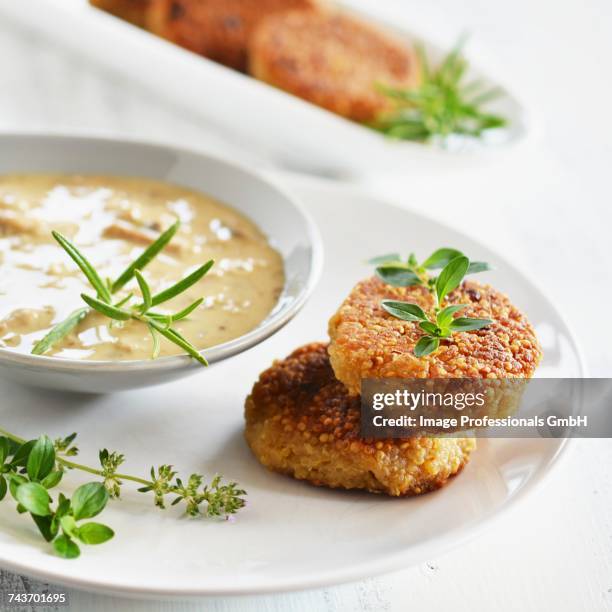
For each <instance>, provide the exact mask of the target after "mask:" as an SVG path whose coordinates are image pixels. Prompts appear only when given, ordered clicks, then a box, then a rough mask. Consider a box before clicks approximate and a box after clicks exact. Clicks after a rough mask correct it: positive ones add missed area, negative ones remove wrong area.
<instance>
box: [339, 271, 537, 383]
mask: <svg viewBox="0 0 612 612" xmlns="http://www.w3.org/2000/svg"><path fill="white" fill-rule="evenodd" d="M384 299H392V300H403V301H407V302H415V303H417V304H418V305H419V306H421V308H423V310H425V311H426V312H428V311H429V312H431V310H432V308H433V298H432V295H431V293H430V292H429V291H428V290H427V289H425V288H424V287H420V286H413V287H392V286H390V285H387V284H385V283H383V282H382V281H381V280H379V279H378V278H370V279H368V280H365V281H362V282H360V283H358V284H357V286H356V287H355V288H354V289H353V290H352V291H351V293H350V295H349V296H348V297H347V299H346V300H345V301H344V303H343V304H342V306H340V308H339V310H338V311H337V312H336V314H335V315H334V316H333V317H332V318H331V320H330V322H329V335H330V338H331V343H330V346H329V355H330V359H331V364H332V367H333V368H334V372H335V374H336V376H337V377H338V379H339V380H341V381H342V382H343V383H344V384H345V385H346V386H347V387H348V389H349V391H350V392H351V393H352V394H359V392H360V385H361V380H362V379H363V378H447V377H459V378H462V377H465V378H472V377H481V378H495V377H506V378H523V377H531V376H532V375H533V373H534V371H535V369H536V367H537V365H538V363H539V361H540V359H541V357H542V351H541V349H540V345H539V344H538V340H537V338H536V335H535V332H534V330H533V328H532V327H531V325H530V324H529V322H528V321H527V319H526V318H525V315H523V313H522V312H521V311H520V310H518V309H517V308H515V307H514V306H513V305H512V303H511V302H510V300H509V299H508V298H507V297H506V296H505V295H503V294H502V293H500V292H498V291H496V290H495V289H493V288H492V287H490V286H489V285H482V284H480V283H477V282H474V281H464V282H463V283H462V284H461V286H460V287H458V288H457V289H456V290H455V291H453V292H452V293H451V294H449V295H448V296H447V303H448V304H468V307H467V308H465V309H464V310H462V311H461V312H460V313H459V314H458V316H465V317H481V318H488V319H492V320H493V323H492V324H491V325H490V326H488V327H486V328H484V329H481V330H478V331H471V332H464V333H458V334H454V335H453V336H451V337H450V338H448V339H447V340H443V341H442V342H441V345H440V348H439V350H438V351H436V352H435V353H433V354H431V355H428V356H426V357H416V356H415V355H414V352H413V350H414V346H415V344H416V342H417V340H418V339H419V338H420V337H421V335H422V334H423V332H422V331H421V330H420V329H419V328H418V326H417V324H416V323H412V322H409V321H402V320H400V319H397V318H395V317H393V316H392V315H390V314H388V313H387V312H386V311H385V310H383V308H382V307H381V305H380V302H381V300H384Z"/></svg>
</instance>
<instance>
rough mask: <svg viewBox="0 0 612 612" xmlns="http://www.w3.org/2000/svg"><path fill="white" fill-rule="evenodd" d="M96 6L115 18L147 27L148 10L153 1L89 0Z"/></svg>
mask: <svg viewBox="0 0 612 612" xmlns="http://www.w3.org/2000/svg"><path fill="white" fill-rule="evenodd" d="M89 1H90V3H91V4H92V6H95V7H97V8H99V9H102V10H103V11H106V12H107V13H110V14H111V15H114V16H115V17H119V18H120V19H123V20H125V21H129V22H130V23H133V24H134V25H137V26H139V27H141V28H144V27H145V20H146V14H147V10H148V8H149V5H150V3H151V0H89Z"/></svg>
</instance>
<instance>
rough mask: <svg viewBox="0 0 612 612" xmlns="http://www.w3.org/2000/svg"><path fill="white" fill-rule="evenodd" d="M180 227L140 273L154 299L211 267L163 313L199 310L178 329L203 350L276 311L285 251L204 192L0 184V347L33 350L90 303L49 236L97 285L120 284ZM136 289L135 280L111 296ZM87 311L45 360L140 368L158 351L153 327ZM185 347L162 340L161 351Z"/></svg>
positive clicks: (119, 181) (14, 180)
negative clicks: (92, 271) (63, 241)
mask: <svg viewBox="0 0 612 612" xmlns="http://www.w3.org/2000/svg"><path fill="white" fill-rule="evenodd" d="M177 218H178V219H180V221H181V226H180V228H179V231H178V232H177V234H176V235H175V236H174V238H173V239H172V241H171V242H170V243H169V244H168V245H167V246H166V248H165V249H164V250H163V251H162V252H161V253H159V254H158V255H157V257H156V258H155V259H154V260H153V261H152V262H150V263H149V264H148V265H147V266H146V268H145V269H144V270H143V274H144V276H145V278H146V279H147V281H148V283H149V284H150V286H151V290H152V292H153V293H157V292H158V291H160V290H162V289H164V288H166V287H168V286H170V285H172V284H174V283H175V282H177V281H178V280H180V279H181V278H183V277H184V276H186V275H187V274H189V273H190V272H193V271H194V270H195V269H196V268H198V267H199V266H200V265H202V264H203V263H205V262H206V261H208V260H209V259H214V260H215V264H214V266H213V267H212V269H211V270H210V271H209V272H208V274H207V275H206V276H205V277H204V278H203V279H202V280H200V281H199V282H198V283H196V284H195V285H194V286H192V287H190V288H189V289H188V290H187V291H185V292H184V293H182V294H180V295H178V296H177V297H175V298H173V299H172V300H170V301H168V302H166V303H164V304H162V305H160V306H159V307H157V308H156V311H158V312H164V313H173V312H178V311H180V310H182V309H183V308H185V307H187V306H188V305H189V304H191V303H192V302H194V301H195V300H197V299H198V298H200V297H204V302H203V303H202V304H201V305H200V306H199V307H198V308H197V309H196V310H195V311H194V312H193V313H192V314H191V315H190V316H189V317H188V318H187V319H184V320H181V321H178V322H176V323H175V324H174V325H173V327H174V328H175V329H177V330H178V331H179V332H180V333H181V334H182V335H183V336H185V338H187V339H188V340H189V341H190V342H191V343H192V344H193V345H194V346H196V347H197V348H198V349H203V348H207V347H211V346H214V345H217V344H220V343H222V342H226V341H228V340H231V339H233V338H237V337H239V336H241V335H243V334H245V333H246V332H248V331H250V330H252V329H253V328H255V327H256V326H257V325H258V324H259V323H260V322H261V321H262V320H263V319H265V317H266V316H267V315H268V314H269V313H270V311H271V310H272V309H273V308H274V306H275V305H276V303H277V301H278V299H279V296H280V294H281V292H282V288H283V284H284V271H283V262H282V258H281V256H280V254H279V253H278V252H277V251H275V250H274V249H273V248H272V247H271V246H270V244H269V242H268V239H267V238H266V236H264V235H263V234H262V232H261V231H260V230H259V229H258V228H257V227H256V226H255V225H254V224H253V223H252V222H251V221H249V220H248V219H247V218H246V217H244V216H243V215H242V214H240V213H238V212H237V211H235V210H233V209H232V208H230V207H228V206H225V205H224V204H221V203H219V202H217V201H215V200H213V199H211V198H209V197H207V196H205V195H203V194H201V193H197V192H195V191H191V190H189V189H185V188H182V187H178V186H176V185H171V184H168V183H163V182H159V181H155V180H151V179H145V178H123V177H114V176H71V175H9V176H4V177H0V347H2V348H10V349H14V350H16V351H19V352H22V353H29V352H31V350H32V348H33V346H34V345H35V344H36V342H37V341H38V340H40V339H41V338H43V336H44V335H45V334H46V333H47V332H48V331H49V330H50V329H51V328H52V327H53V325H55V324H56V323H58V322H60V321H62V320H63V319H65V318H66V317H67V316H68V315H69V314H70V313H71V312H73V311H74V310H75V309H77V308H80V307H83V306H85V303H84V302H83V301H82V299H81V297H80V294H81V293H87V294H89V295H91V296H95V291H94V290H93V288H92V287H91V286H90V285H89V284H88V283H87V280H86V279H85V277H84V275H83V273H82V272H81V271H80V270H79V269H78V267H77V266H76V264H75V263H74V262H73V261H72V260H71V259H70V258H69V257H68V255H67V253H66V252H65V251H64V250H63V249H62V248H60V247H59V245H58V244H57V243H56V242H55V241H54V239H53V237H52V236H51V231H52V230H58V231H60V232H61V233H62V234H64V235H65V236H66V237H67V238H68V239H70V240H71V241H72V242H73V243H74V244H75V245H76V246H77V247H78V248H79V250H81V252H82V253H83V254H84V255H85V257H87V259H89V261H90V262H91V263H92V264H93V266H94V267H95V268H96V269H97V271H98V272H99V274H100V276H101V277H102V278H109V279H115V278H117V276H118V275H119V274H120V273H121V272H122V271H123V270H124V269H125V268H126V267H127V266H128V264H130V263H131V262H132V261H133V260H134V259H135V258H136V257H137V256H138V255H139V254H140V253H141V252H142V251H143V250H144V249H145V248H146V247H147V246H148V245H149V244H151V242H153V241H154V240H155V239H156V238H157V237H158V236H159V234H160V233H161V232H163V231H164V230H165V229H167V228H168V227H169V226H170V225H172V224H173V223H174V222H175V221H176V219H177ZM130 292H133V293H134V298H133V299H132V301H131V302H130V303H131V304H136V303H138V302H140V293H139V290H138V285H137V283H136V281H135V280H134V279H133V280H132V281H130V283H128V284H127V285H126V286H125V287H124V288H123V289H121V291H119V292H117V293H116V294H115V296H114V297H116V299H117V301H119V300H120V299H122V298H123V297H125V296H127V295H128V294H129V293H130ZM116 323H117V322H114V323H112V324H111V322H110V320H109V319H108V318H106V317H104V316H103V315H100V314H98V313H96V312H90V313H89V314H88V315H87V316H86V318H85V319H84V320H83V321H81V322H80V323H79V324H78V325H77V327H76V328H75V329H74V330H73V331H72V332H71V333H70V334H69V335H68V336H66V337H65V338H64V339H63V340H62V341H61V342H59V343H58V344H57V345H55V346H54V347H53V348H52V349H51V350H49V351H48V352H47V353H46V355H51V356H55V357H67V358H71V359H95V360H133V359H147V358H149V357H150V356H151V354H152V339H151V336H150V334H149V330H148V329H147V326H146V325H144V324H143V323H141V322H139V321H132V320H130V321H127V322H126V323H122V324H120V325H117V324H116ZM180 353H182V349H181V348H179V347H178V346H176V345H174V344H172V343H171V342H169V341H167V340H166V339H164V338H162V339H161V351H160V355H161V356H164V355H176V354H180Z"/></svg>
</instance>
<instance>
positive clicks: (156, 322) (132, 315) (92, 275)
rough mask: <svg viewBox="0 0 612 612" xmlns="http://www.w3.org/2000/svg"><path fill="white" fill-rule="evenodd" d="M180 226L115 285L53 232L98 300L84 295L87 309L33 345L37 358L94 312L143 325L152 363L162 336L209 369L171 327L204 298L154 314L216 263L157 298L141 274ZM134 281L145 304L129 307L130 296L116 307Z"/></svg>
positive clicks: (147, 251) (151, 247)
mask: <svg viewBox="0 0 612 612" xmlns="http://www.w3.org/2000/svg"><path fill="white" fill-rule="evenodd" d="M179 225H180V223H179V221H177V222H176V223H174V224H173V225H172V226H170V227H169V228H168V229H167V230H166V231H165V232H163V233H162V234H160V236H159V237H158V238H157V240H155V241H154V242H153V243H151V244H150V245H149V246H148V247H147V248H146V249H145V250H144V251H143V252H142V253H141V255H140V256H139V257H137V258H136V259H135V260H134V261H133V262H132V263H131V264H130V265H129V266H128V267H127V268H126V269H125V270H124V271H123V272H122V273H121V274H120V275H119V276H118V277H117V279H116V280H115V281H111V280H107V281H103V280H102V278H101V277H100V275H99V273H98V272H97V270H96V269H95V268H94V267H93V266H92V264H91V263H90V262H89V261H88V260H87V258H86V257H85V256H84V255H83V254H82V253H81V252H80V251H79V250H78V249H77V247H76V246H75V245H74V244H72V243H71V242H70V240H68V239H67V238H66V237H65V236H63V235H62V234H60V233H59V232H56V231H54V232H52V235H53V238H54V239H55V240H56V242H57V243H58V244H59V245H60V246H61V247H62V248H63V249H64V251H66V253H67V254H68V255H69V256H70V258H71V259H72V260H73V261H74V262H75V263H76V264H77V266H78V267H79V268H80V269H81V271H82V272H83V274H84V275H85V277H86V278H87V280H88V281H89V284H90V285H91V286H92V287H93V289H94V290H95V292H96V296H95V297H93V296H90V295H87V294H84V293H83V294H81V298H82V299H83V301H84V302H85V303H86V304H87V306H88V308H87V307H86V308H79V309H77V310H75V311H74V312H72V313H71V314H70V315H69V316H68V318H66V319H65V320H64V321H61V322H60V323H58V324H57V325H55V327H53V329H52V330H51V331H50V332H49V333H47V334H46V335H45V337H44V338H42V339H41V340H40V341H39V342H37V343H36V344H35V345H34V348H33V349H32V353H33V354H34V355H43V354H44V353H46V352H47V351H49V350H50V349H51V348H52V347H53V346H54V345H55V344H57V343H58V342H60V341H61V340H62V339H63V338H64V337H66V336H67V335H68V334H69V333H70V332H71V331H72V330H73V329H74V328H75V327H76V326H77V325H78V324H79V323H80V322H81V321H82V320H83V319H84V318H85V317H86V316H87V315H88V314H89V313H90V312H91V310H95V311H97V312H99V313H101V314H103V315H105V316H106V317H108V318H109V319H111V321H113V322H114V321H119V322H120V323H123V322H125V321H129V320H134V321H140V322H141V323H144V324H145V325H146V326H147V327H148V328H149V331H150V333H151V337H152V341H153V350H152V354H151V356H152V358H153V359H155V358H156V357H157V356H158V355H159V351H160V336H163V337H164V338H166V339H167V340H169V341H170V342H172V343H174V344H176V345H177V346H179V347H181V348H182V349H183V350H184V351H185V353H187V354H188V355H189V356H191V357H193V358H194V359H195V360H196V361H198V362H199V363H201V364H202V365H204V366H206V365H208V362H207V361H206V359H205V358H204V357H203V356H202V355H200V353H199V352H198V350H197V349H196V348H195V347H194V346H193V345H192V344H191V343H190V342H189V341H188V340H187V339H186V338H184V337H183V336H182V335H181V334H180V333H179V332H178V331H177V330H176V329H174V328H173V327H172V324H173V323H175V322H176V321H180V320H181V319H185V318H186V317H188V316H189V315H190V314H191V313H192V312H193V311H194V310H195V309H196V308H197V307H198V306H199V305H200V304H201V303H202V301H203V298H200V299H199V300H196V301H195V302H193V303H192V304H191V305H189V306H188V307H187V308H185V309H183V310H181V311H180V312H177V313H175V314H163V313H159V312H156V311H154V310H152V308H153V307H154V306H159V305H160V304H163V303H164V302H167V301H168V300H170V299H172V298H174V297H176V296H177V295H179V294H181V293H183V292H184V291H186V290H187V289H189V287H191V286H192V285H194V284H195V283H197V282H198V281H199V280H200V279H201V278H202V277H203V276H204V275H205V274H206V273H207V272H208V271H209V270H210V269H211V267H212V266H213V264H214V262H213V260H210V261H207V262H206V263H205V264H203V265H202V266H200V267H199V268H198V269H197V270H195V271H194V272H192V273H191V274H189V275H188V276H186V277H185V278H183V279H181V280H180V281H178V282H177V283H175V284H174V285H172V286H171V287H168V288H167V289H164V290H163V291H161V292H159V293H157V294H155V295H153V294H152V293H151V289H150V287H149V285H148V283H147V281H146V279H145V277H144V276H143V274H142V270H143V268H144V267H145V266H146V265H147V264H148V263H150V262H151V261H152V260H153V259H154V258H155V256H156V255H157V254H158V253H160V252H161V251H162V250H163V249H164V247H165V246H166V245H167V244H168V243H169V242H170V240H172V238H173V236H174V235H175V234H176V232H177V231H178V228H179ZM134 277H135V278H136V281H137V282H138V286H139V288H140V293H141V296H142V302H141V303H139V304H136V305H133V306H129V302H130V300H131V299H132V298H133V297H134V296H133V294H132V293H130V294H128V295H127V296H126V297H124V298H123V299H121V300H119V301H117V302H115V303H113V294H115V293H116V292H117V291H119V290H120V289H122V288H123V287H124V286H125V285H126V284H127V283H128V282H129V281H130V280H132V278H134Z"/></svg>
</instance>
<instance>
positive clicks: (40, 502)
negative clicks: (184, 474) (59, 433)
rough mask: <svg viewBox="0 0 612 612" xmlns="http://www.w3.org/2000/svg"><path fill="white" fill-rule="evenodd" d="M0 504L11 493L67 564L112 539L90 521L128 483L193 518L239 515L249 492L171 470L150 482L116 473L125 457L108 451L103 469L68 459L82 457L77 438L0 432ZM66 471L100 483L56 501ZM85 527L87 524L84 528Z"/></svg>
mask: <svg viewBox="0 0 612 612" xmlns="http://www.w3.org/2000/svg"><path fill="white" fill-rule="evenodd" d="M0 434H1V435H0V501H1V500H3V499H4V498H5V497H6V494H7V492H10V494H11V496H12V497H13V499H14V500H15V501H16V502H17V512H19V513H20V514H25V513H26V512H28V513H29V514H30V516H31V517H32V519H33V521H34V523H35V524H36V526H37V527H38V530H39V531H40V533H41V534H42V536H43V538H44V539H45V540H46V541H47V542H50V543H52V545H53V549H54V550H55V552H56V553H57V554H58V555H59V556H60V557H64V558H66V559H74V558H75V557H78V556H79V555H80V554H81V550H80V547H79V544H102V543H103V542H106V541H108V540H110V539H111V538H112V537H113V536H114V532H113V530H112V529H111V528H110V527H107V526H106V525H104V524H102V523H98V522H94V521H90V520H89V519H91V518H94V517H95V516H97V515H98V514H100V513H101V512H102V511H103V510H104V508H105V507H106V504H107V503H108V500H109V499H110V498H118V497H119V495H120V493H121V486H122V484H123V482H124V481H131V482H135V483H137V484H139V485H140V488H139V489H138V491H139V492H141V493H148V492H152V493H153V501H154V504H155V506H157V507H158V508H162V509H163V508H165V498H166V497H167V496H168V495H172V496H174V499H173V501H172V505H173V506H174V505H176V504H179V503H181V502H182V503H184V504H185V513H186V514H188V515H189V516H205V517H219V516H225V517H226V518H227V517H229V516H230V515H233V514H235V513H236V512H238V510H240V509H241V508H243V507H244V506H245V503H246V502H245V500H244V499H243V497H242V496H244V495H246V492H245V491H244V490H242V489H240V488H239V487H238V485H237V483H235V482H230V483H228V484H221V477H220V476H215V477H214V478H213V479H212V480H211V482H210V483H209V484H206V485H203V483H204V477H203V476H202V475H201V474H192V475H191V476H190V477H189V479H188V480H187V482H186V483H183V482H182V480H181V479H180V478H178V477H177V473H176V472H175V471H174V470H173V468H172V466H171V465H161V466H159V467H158V468H151V478H150V479H147V478H140V477H137V476H130V475H128V474H120V473H118V472H117V469H118V468H119V466H120V465H121V464H122V463H123V462H124V456H123V455H121V454H119V453H116V452H112V453H111V452H109V451H108V450H106V449H104V450H101V451H100V453H99V459H100V468H92V467H89V466H86V465H81V464H79V463H75V462H74V461H72V460H71V459H69V457H74V456H75V455H77V453H78V449H77V447H76V446H74V445H73V444H72V442H73V441H74V439H75V437H76V434H72V435H70V436H67V437H66V438H61V439H57V440H55V441H54V442H52V441H51V439H50V438H49V437H48V436H44V435H43V436H40V437H39V438H38V439H37V440H29V441H26V440H24V439H22V438H20V437H18V436H16V435H14V434H12V433H9V432H8V431H5V430H4V429H0ZM67 469H75V470H81V471H83V472H87V473H88V474H94V475H96V476H99V477H100V478H102V481H101V482H88V483H86V484H83V485H81V486H80V487H78V488H77V489H76V490H75V491H74V493H73V494H72V497H71V498H70V497H66V496H65V495H64V494H63V493H59V495H58V497H57V501H54V500H53V498H52V497H51V495H50V493H49V491H50V489H53V488H54V487H56V486H58V485H59V483H60V482H61V480H62V477H63V475H64V472H65V471H66V470H67ZM84 521H87V522H84Z"/></svg>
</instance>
